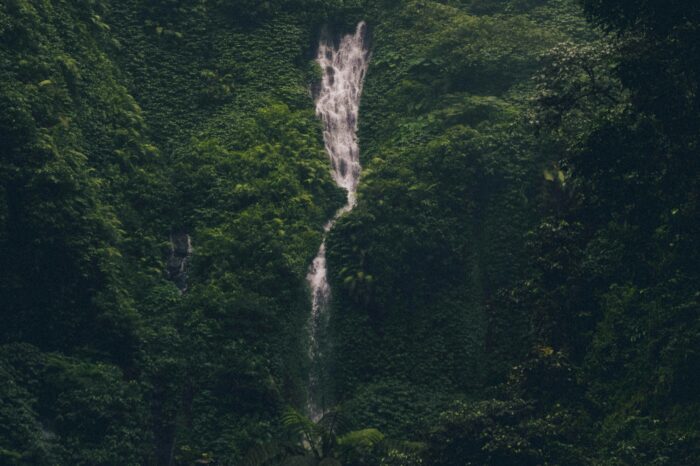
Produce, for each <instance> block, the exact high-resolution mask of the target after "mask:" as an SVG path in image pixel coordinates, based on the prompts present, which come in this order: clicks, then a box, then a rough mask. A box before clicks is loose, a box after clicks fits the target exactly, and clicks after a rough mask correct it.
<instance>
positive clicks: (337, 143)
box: [306, 22, 369, 420]
mask: <svg viewBox="0 0 700 466" xmlns="http://www.w3.org/2000/svg"><path fill="white" fill-rule="evenodd" d="M366 38H367V25H366V24H365V23H364V22H361V23H360V24H358V25H357V29H356V30H355V34H349V35H347V36H344V37H343V38H342V39H341V41H340V43H339V44H338V45H337V47H336V44H335V43H334V42H333V40H332V39H330V38H329V37H327V36H324V37H323V38H322V39H321V42H320V44H319V47H318V55H317V58H316V61H317V62H318V64H319V65H320V67H321V70H322V71H323V80H322V82H321V87H320V90H319V93H318V97H317V99H316V114H317V115H318V116H319V117H320V118H321V120H322V121H323V127H324V131H323V140H324V143H325V146H326V152H328V157H329V158H330V162H331V174H332V175H333V179H334V180H335V182H336V184H338V186H340V187H342V188H344V189H345V190H346V191H347V193H348V202H347V204H346V205H345V206H344V207H343V208H342V209H340V210H339V211H338V212H337V213H336V214H335V216H334V217H333V219H331V220H330V221H329V222H328V223H327V224H326V225H325V227H324V230H325V233H328V232H329V231H330V229H331V228H333V224H334V223H335V221H336V220H337V219H338V217H340V216H341V215H343V214H344V213H346V212H349V211H350V210H352V209H353V207H355V202H356V190H357V184H358V182H359V180H360V149H359V147H358V144H357V117H358V112H359V108H360V96H361V95H362V83H363V81H364V77H365V74H366V73H367V66H368V64H369V50H368V48H367V44H366ZM325 233H324V234H325ZM306 278H307V280H308V282H309V286H310V288H311V318H310V325H309V326H310V335H311V342H310V346H309V357H310V358H311V362H312V368H311V372H310V377H309V389H308V397H309V414H310V415H311V418H312V419H314V420H318V419H319V418H320V417H321V416H323V412H324V410H325V408H326V406H325V403H324V400H323V391H324V390H323V388H324V387H323V383H322V382H323V380H322V379H323V367H322V366H323V358H322V356H323V355H322V351H321V345H320V342H319V335H320V333H321V332H322V330H323V327H324V323H325V321H326V319H327V316H326V311H327V309H328V303H329V301H330V295H331V288H330V285H329V284H328V279H327V270H326V240H325V237H324V240H323V243H322V244H321V247H320V248H319V250H318V254H317V255H316V258H315V259H314V261H313V263H312V264H311V267H309V274H308V275H307V277H306Z"/></svg>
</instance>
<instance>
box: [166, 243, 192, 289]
mask: <svg viewBox="0 0 700 466" xmlns="http://www.w3.org/2000/svg"><path fill="white" fill-rule="evenodd" d="M191 255H192V239H191V238H190V235H188V234H187V233H184V232H177V233H171V234H170V257H169V258H168V264H167V267H168V278H169V279H170V280H172V281H173V282H174V283H175V285H176V286H177V287H178V288H179V289H180V292H182V293H184V292H185V291H187V265H188V263H189V261H190V256H191Z"/></svg>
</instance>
